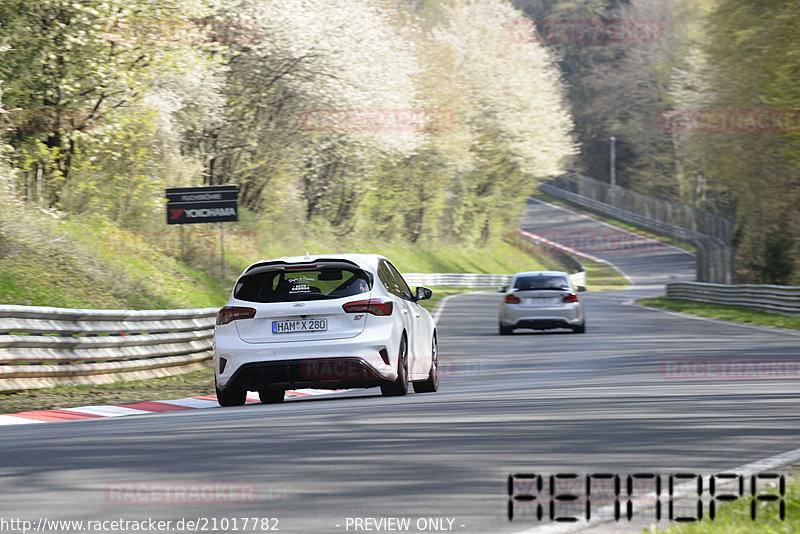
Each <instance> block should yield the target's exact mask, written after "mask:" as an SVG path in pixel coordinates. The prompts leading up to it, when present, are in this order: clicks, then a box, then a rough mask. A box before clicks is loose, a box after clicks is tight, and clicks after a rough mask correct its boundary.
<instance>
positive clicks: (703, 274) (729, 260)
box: [539, 184, 733, 284]
mask: <svg viewBox="0 0 800 534" xmlns="http://www.w3.org/2000/svg"><path fill="white" fill-rule="evenodd" d="M616 189H620V188H619V187H617V188H616ZM539 190H540V191H542V192H543V193H547V194H548V195H552V196H554V197H557V198H561V199H564V200H567V201H569V202H572V203H574V204H577V205H579V206H583V207H585V208H588V209H589V210H591V211H594V212H596V213H601V214H603V215H607V216H609V217H613V218H614V219H617V220H619V221H623V222H627V223H630V224H633V225H636V226H639V227H640V228H644V229H647V230H651V231H653V232H657V233H659V234H663V235H667V236H670V237H674V238H676V239H680V240H683V241H687V242H689V243H692V244H693V245H694V246H695V248H696V249H697V254H696V265H697V267H696V277H697V280H699V281H701V282H713V283H722V284H730V283H731V282H732V281H733V245H731V244H730V243H729V242H727V241H725V240H724V239H720V238H719V237H712V236H709V235H705V234H701V233H699V232H696V231H694V230H690V229H688V228H683V227H680V226H676V225H674V224H670V223H666V222H663V221H659V220H656V219H651V218H649V217H646V216H644V215H640V214H638V213H633V212H630V211H626V210H623V209H620V208H618V207H615V206H612V205H611V204H606V203H604V202H601V201H599V200H595V199H593V198H589V197H585V196H582V195H579V194H577V193H573V192H571V191H568V190H566V189H561V188H560V187H556V186H553V185H550V184H542V185H540V186H539Z"/></svg>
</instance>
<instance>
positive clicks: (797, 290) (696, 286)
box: [667, 282, 800, 317]
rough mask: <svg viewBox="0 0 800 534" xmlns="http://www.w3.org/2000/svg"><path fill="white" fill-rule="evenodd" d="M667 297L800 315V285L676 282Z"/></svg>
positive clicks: (792, 315)
mask: <svg viewBox="0 0 800 534" xmlns="http://www.w3.org/2000/svg"><path fill="white" fill-rule="evenodd" d="M667 297H668V298H671V299H680V300H691V301H694V302H707V303H712V304H728V305H732V306H743V307H746V308H753V309H756V310H760V311H764V312H767V313H774V314H778V315H785V316H788V317H800V286H773V285H751V284H741V285H724V284H707V283H702V282H673V283H670V284H667Z"/></svg>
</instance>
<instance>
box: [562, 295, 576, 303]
mask: <svg viewBox="0 0 800 534" xmlns="http://www.w3.org/2000/svg"><path fill="white" fill-rule="evenodd" d="M561 302H578V295H576V294H575V293H570V294H569V295H567V296H566V297H564V298H563V299H561Z"/></svg>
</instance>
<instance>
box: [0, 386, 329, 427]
mask: <svg viewBox="0 0 800 534" xmlns="http://www.w3.org/2000/svg"><path fill="white" fill-rule="evenodd" d="M331 393H335V391H332V390H325V389H295V390H291V391H287V392H286V398H287V399H291V398H297V397H310V396H315V395H328V394H331ZM256 402H259V400H258V394H257V393H254V392H249V393H248V394H247V403H248V404H252V403H256ZM219 407H220V406H219V404H218V403H217V396H216V395H205V396H199V397H187V398H185V399H172V400H160V401H147V402H137V403H135V404H120V405H105V406H79V407H77V408H67V409H63V410H35V411H32V412H20V413H14V414H7V415H0V426H3V425H27V424H31V423H54V422H57V421H78V420H82V419H100V418H103V417H122V416H125V415H142V414H152V413H158V412H173V411H177V410H193V409H199V408H219Z"/></svg>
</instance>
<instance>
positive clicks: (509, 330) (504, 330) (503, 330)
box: [499, 323, 514, 336]
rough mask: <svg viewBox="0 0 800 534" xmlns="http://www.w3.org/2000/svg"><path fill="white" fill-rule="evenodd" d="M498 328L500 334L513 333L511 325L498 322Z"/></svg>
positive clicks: (508, 334) (507, 334)
mask: <svg viewBox="0 0 800 534" xmlns="http://www.w3.org/2000/svg"><path fill="white" fill-rule="evenodd" d="M499 330H500V335H501V336H510V335H511V334H513V333H514V327H513V326H503V323H500V324H499Z"/></svg>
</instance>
